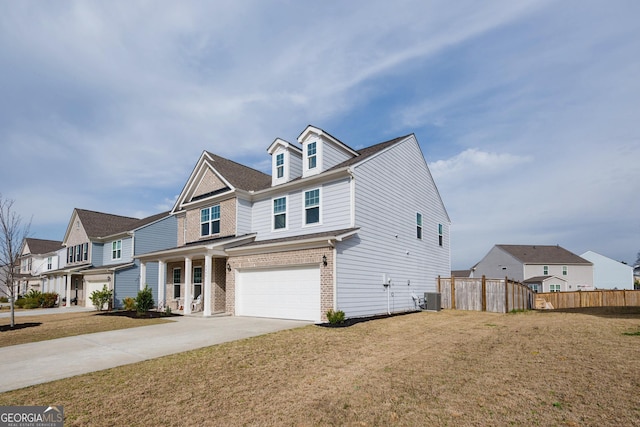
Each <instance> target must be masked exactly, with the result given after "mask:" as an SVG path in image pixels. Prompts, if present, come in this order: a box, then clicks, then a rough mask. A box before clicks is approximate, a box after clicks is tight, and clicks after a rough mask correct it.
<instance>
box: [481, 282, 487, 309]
mask: <svg viewBox="0 0 640 427" xmlns="http://www.w3.org/2000/svg"><path fill="white" fill-rule="evenodd" d="M482 311H487V277H486V276H485V275H484V274H483V275H482Z"/></svg>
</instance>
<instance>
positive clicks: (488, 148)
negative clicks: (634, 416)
mask: <svg viewBox="0 0 640 427" xmlns="http://www.w3.org/2000/svg"><path fill="white" fill-rule="evenodd" d="M638 16H640V2H637V1H635V0H632V1H623V0H613V1H609V2H602V1H571V0H568V1H518V2H514V1H486V2H477V1H464V0H457V1H455V2H451V1H415V2H413V1H398V2H389V1H371V0H368V1H349V2H344V1H325V2H311V1H241V2H238V1H215V2H213V1H202V2H200V1H181V2H169V1H149V2H141V1H124V2H118V1H113V2H102V1H78V2H75V1H64V2H62V1H57V2H30V1H21V2H9V1H5V2H0V67H1V69H2V78H1V82H2V84H1V85H0V157H1V158H2V166H1V167H0V193H2V195H3V197H5V198H10V199H14V200H15V205H14V207H15V208H16V209H17V211H18V213H20V214H21V215H22V216H23V218H27V219H28V218H31V217H33V220H32V231H33V236H34V237H40V238H46V239H56V240H61V239H62V238H63V236H64V232H65V229H66V226H67V223H68V220H69V218H70V215H71V212H72V210H73V208H75V207H77V208H83V209H91V210H97V211H102V212H109V213H115V214H120V215H129V216H137V217H143V216H147V215H151V214H154V213H157V212H160V211H163V210H165V209H170V208H171V206H172V204H173V201H174V200H175V197H176V196H177V195H178V193H179V192H180V190H181V189H182V186H183V184H184V182H185V181H186V179H187V178H188V176H189V174H190V172H191V170H192V168H193V166H194V164H195V162H196V161H197V159H198V157H199V155H200V154H201V153H202V151H203V150H209V151H212V152H215V153H217V154H219V155H221V156H225V157H228V158H231V159H233V160H236V161H238V162H241V163H245V164H249V165H251V166H253V167H255V168H258V169H261V170H263V171H266V172H268V164H269V157H268V155H267V153H266V149H267V147H268V146H269V144H270V143H271V142H272V141H273V140H274V139H275V138H276V137H281V138H283V139H286V140H289V141H295V138H296V137H297V136H298V134H299V133H300V132H301V131H302V130H303V129H304V128H305V127H306V126H307V125H308V124H312V125H314V126H317V127H320V128H322V129H324V130H326V131H328V132H329V133H331V134H332V135H334V136H336V137H337V138H339V139H340V140H342V141H343V142H345V143H346V144H348V145H351V146H353V147H355V148H359V147H363V146H367V145H371V144H374V143H377V142H381V141H384V140H387V139H391V138H393V137H396V136H400V135H404V134H407V133H415V134H416V136H417V138H418V141H419V142H420V144H421V146H422V150H423V152H424V155H425V157H426V159H427V162H428V163H429V167H430V168H431V171H432V174H433V176H434V178H435V180H436V184H437V185H438V188H439V190H440V193H441V195H442V198H443V200H444V202H445V205H446V207H447V210H448V212H449V215H450V217H451V220H452V267H453V268H456V269H462V268H468V267H470V266H471V265H473V264H474V263H475V262H477V261H479V260H480V259H481V258H482V257H483V256H484V255H485V254H486V253H487V252H488V251H489V249H490V248H491V247H492V246H493V245H494V244H501V243H512V244H559V245H561V246H563V247H565V248H567V249H569V250H571V251H573V252H575V253H577V254H581V253H583V252H586V251H587V250H593V251H595V252H598V253H600V254H602V255H605V256H608V257H610V258H613V259H616V260H620V261H626V262H628V263H633V262H634V261H635V259H636V254H637V253H638V251H640V202H639V201H638V200H640V198H638V190H639V188H640V187H639V185H640V166H639V160H640V159H639V153H640V78H639V76H640V25H639V24H638V19H637V18H638Z"/></svg>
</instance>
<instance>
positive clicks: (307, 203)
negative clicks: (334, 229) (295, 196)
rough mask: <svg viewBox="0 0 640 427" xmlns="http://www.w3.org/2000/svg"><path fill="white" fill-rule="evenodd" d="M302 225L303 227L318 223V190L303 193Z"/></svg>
mask: <svg viewBox="0 0 640 427" xmlns="http://www.w3.org/2000/svg"><path fill="white" fill-rule="evenodd" d="M304 223H305V225H309V224H319V223H320V189H319V188H316V189H315V190H309V191H305V192H304Z"/></svg>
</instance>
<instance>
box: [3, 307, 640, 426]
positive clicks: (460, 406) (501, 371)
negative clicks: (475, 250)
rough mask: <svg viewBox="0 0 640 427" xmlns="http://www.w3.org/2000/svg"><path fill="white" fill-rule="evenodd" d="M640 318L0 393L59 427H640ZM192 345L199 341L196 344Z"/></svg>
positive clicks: (312, 330) (449, 318)
mask: <svg viewBox="0 0 640 427" xmlns="http://www.w3.org/2000/svg"><path fill="white" fill-rule="evenodd" d="M635 331H640V316H638V315H633V314H631V315H625V316H594V315H590V314H582V313H557V312H525V313H517V314H494V313H480V312H465V311H443V312H439V313H427V312H424V313H415V314H409V315H405V316H396V317H390V318H386V319H380V320H375V321H369V322H362V323H358V324H355V325H353V326H351V327H347V328H324V327H318V326H316V325H310V326H307V327H303V328H298V329H293V330H287V331H282V332H278V333H274V334H269V335H264V336H260V337H256V338H251V339H246V340H241V341H236V342H232V343H227V344H222V345H218V346H214V347H209V348H204V349H201V350H197V351H190V352H187V353H182V354H178V355H173V356H168V357H164V358H159V359H155V360H150V361H146V362H142V363H137V364H134V365H129V366H124V367H120V368H116V369H110V370H105V371H100V372H96V373H93V374H88V375H82V376H78V377H74V378H70V379H66V380H61V381H56V382H52V383H48V384H43V385H38V386H33V387H29V388H25V389H22V390H17V391H13V392H8V393H3V394H0V405H50V404H58V405H63V406H64V410H65V416H66V420H65V425H89V424H90V425H176V426H179V425H220V426H240V425H278V426H318V425H319V426H325V425H326V426H345V425H346V426H376V425H380V426H383V425H384V426H387V425H407V426H414V425H450V426H485V425H492V426H506V425H544V426H546V425H561V426H562V425H563V426H596V425H597V426H621V425H640V401H639V400H638V390H640V370H639V369H638V367H637V361H638V360H640V336H636V335H625V333H634V332H635ZM194 333H198V331H194Z"/></svg>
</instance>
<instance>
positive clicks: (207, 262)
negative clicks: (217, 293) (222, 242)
mask: <svg viewBox="0 0 640 427" xmlns="http://www.w3.org/2000/svg"><path fill="white" fill-rule="evenodd" d="M203 304H204V312H203V313H202V315H203V316H211V255H208V254H207V255H205V256H204V303H203Z"/></svg>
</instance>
